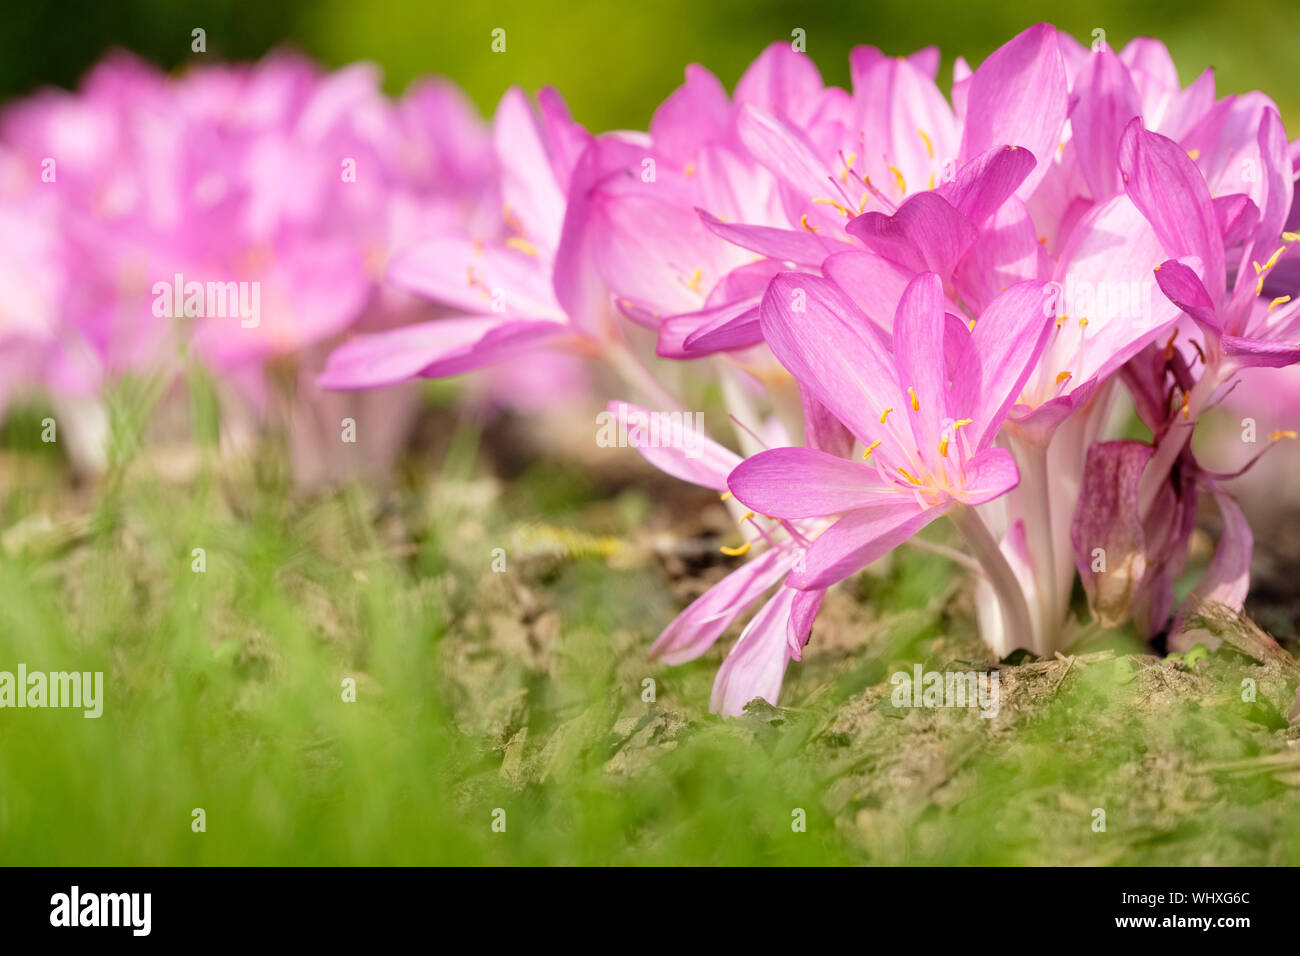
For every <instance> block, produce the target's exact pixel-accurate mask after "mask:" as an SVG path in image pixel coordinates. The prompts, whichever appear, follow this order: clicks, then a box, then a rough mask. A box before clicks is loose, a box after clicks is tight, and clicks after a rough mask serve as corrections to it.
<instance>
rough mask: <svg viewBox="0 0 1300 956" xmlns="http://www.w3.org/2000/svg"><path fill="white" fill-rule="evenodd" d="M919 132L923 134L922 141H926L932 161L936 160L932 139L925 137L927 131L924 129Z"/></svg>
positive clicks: (926, 148) (926, 149) (927, 150)
mask: <svg viewBox="0 0 1300 956" xmlns="http://www.w3.org/2000/svg"><path fill="white" fill-rule="evenodd" d="M917 132H918V133H920V134H921V139H922V140H924V141H925V151H926V153H927V154H928V155H929V157H930V158H931V159H934V144H933V143H931V142H930V137H928V136H926V135H925V130H923V129H918V130H917Z"/></svg>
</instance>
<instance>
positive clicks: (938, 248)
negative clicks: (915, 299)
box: [844, 192, 977, 278]
mask: <svg viewBox="0 0 1300 956" xmlns="http://www.w3.org/2000/svg"><path fill="white" fill-rule="evenodd" d="M844 228H845V230H846V231H847V232H848V233H849V235H851V236H855V237H856V238H858V239H859V240H861V241H862V242H863V244H864V245H866V246H867V248H869V249H871V250H873V251H874V252H876V253H878V254H880V255H882V256H884V257H885V258H886V259H888V260H890V261H891V262H894V263H897V264H898V265H900V266H902V267H903V268H905V269H908V270H909V271H911V272H935V273H938V274H939V275H940V276H942V277H945V278H946V277H948V276H951V275H952V270H953V266H955V265H956V264H957V260H958V259H960V258H961V257H962V256H963V255H964V254H965V252H966V250H967V249H969V248H970V246H971V243H973V242H974V241H975V238H976V236H977V232H976V230H975V227H974V226H973V225H971V221H970V220H969V219H967V218H966V217H965V216H963V215H962V214H961V213H960V212H958V211H957V210H956V209H954V208H953V207H952V206H951V205H950V204H949V202H948V201H947V200H946V199H944V198H943V197H942V196H940V195H939V194H938V193H937V192H923V193H917V194H916V195H915V196H912V197H910V198H909V199H908V200H907V201H906V202H904V203H903V205H901V206H899V207H898V212H896V213H894V215H892V216H886V215H885V214H884V213H879V212H868V213H864V214H862V215H861V216H858V217H857V218H856V219H853V220H851V221H850V222H849V224H848V225H847V226H845V227H844Z"/></svg>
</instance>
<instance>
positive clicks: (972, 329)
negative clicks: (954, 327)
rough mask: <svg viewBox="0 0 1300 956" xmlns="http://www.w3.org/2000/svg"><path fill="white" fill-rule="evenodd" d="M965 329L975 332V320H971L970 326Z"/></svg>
mask: <svg viewBox="0 0 1300 956" xmlns="http://www.w3.org/2000/svg"><path fill="white" fill-rule="evenodd" d="M967 328H968V329H970V330H971V331H972V332H974V331H975V320H974V319H971V320H970V324H969V325H968V326H967Z"/></svg>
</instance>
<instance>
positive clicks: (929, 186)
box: [925, 173, 934, 189]
mask: <svg viewBox="0 0 1300 956" xmlns="http://www.w3.org/2000/svg"><path fill="white" fill-rule="evenodd" d="M925 188H926V189H933V188H934V173H930V178H929V179H928V180H927V181H926V184H925Z"/></svg>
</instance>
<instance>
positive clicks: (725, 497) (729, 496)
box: [719, 491, 735, 501]
mask: <svg viewBox="0 0 1300 956" xmlns="http://www.w3.org/2000/svg"><path fill="white" fill-rule="evenodd" d="M719 497H720V498H721V499H722V500H723V501H730V500H731V499H732V498H734V497H735V495H733V494H732V493H731V492H730V491H724V492H723V493H722V494H721V495H719Z"/></svg>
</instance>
